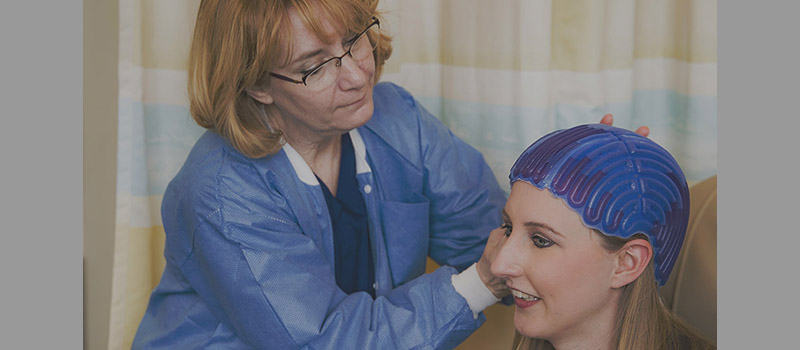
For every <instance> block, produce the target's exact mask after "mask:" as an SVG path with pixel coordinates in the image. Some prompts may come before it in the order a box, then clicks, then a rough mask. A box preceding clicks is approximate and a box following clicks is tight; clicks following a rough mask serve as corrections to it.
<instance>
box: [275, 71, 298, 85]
mask: <svg viewBox="0 0 800 350" xmlns="http://www.w3.org/2000/svg"><path fill="white" fill-rule="evenodd" d="M269 75H271V76H273V77H276V78H278V79H280V80H285V81H288V82H290V83H295V84H303V81H302V80H295V79H292V78H289V77H287V76H283V75H280V74H278V73H269Z"/></svg>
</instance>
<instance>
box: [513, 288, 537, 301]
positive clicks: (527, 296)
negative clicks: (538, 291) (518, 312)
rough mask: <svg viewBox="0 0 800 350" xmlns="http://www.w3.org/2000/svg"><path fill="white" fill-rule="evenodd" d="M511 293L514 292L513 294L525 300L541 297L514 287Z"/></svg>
mask: <svg viewBox="0 0 800 350" xmlns="http://www.w3.org/2000/svg"><path fill="white" fill-rule="evenodd" d="M511 294H512V295H513V296H514V297H515V298H520V299H522V300H525V301H534V300H539V298H537V297H535V296H533V295H530V294H525V293H523V292H520V291H518V290H513V289H512V290H511Z"/></svg>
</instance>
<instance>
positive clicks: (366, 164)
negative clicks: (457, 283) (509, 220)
mask: <svg viewBox="0 0 800 350" xmlns="http://www.w3.org/2000/svg"><path fill="white" fill-rule="evenodd" d="M373 100H374V104H375V109H374V113H373V116H372V118H371V119H370V121H368V122H367V123H366V124H365V125H363V126H362V127H359V128H357V129H355V130H352V131H350V136H351V138H352V140H353V145H354V149H355V153H356V167H357V169H356V171H357V175H356V177H357V180H358V185H359V191H361V194H362V195H363V198H364V201H365V204H366V207H367V213H368V217H369V234H370V242H371V249H372V250H373V254H372V256H373V257H374V264H375V267H374V271H375V291H376V295H377V297H376V298H375V299H374V300H373V298H372V297H370V295H369V294H367V293H365V292H356V293H353V294H349V295H348V294H346V293H345V292H343V291H342V290H341V289H339V288H338V287H337V285H336V281H335V274H334V249H333V234H332V231H331V223H330V215H329V214H328V210H327V205H326V202H325V198H324V197H323V193H322V191H321V189H320V186H319V183H318V182H317V180H316V178H315V177H314V175H313V173H312V172H311V170H310V168H309V167H308V165H306V163H305V162H303V161H302V158H300V156H299V155H298V154H297V152H296V151H295V150H294V149H292V148H291V147H290V146H288V145H287V146H284V147H283V149H282V150H281V151H280V152H278V153H277V154H275V155H272V156H267V157H263V158H258V159H252V158H248V157H246V156H244V155H242V154H241V153H239V152H238V151H236V149H234V148H233V147H232V146H231V145H230V144H229V143H228V142H227V141H226V140H224V139H223V138H221V137H220V136H219V135H218V134H216V133H214V132H211V131H209V132H206V133H205V134H204V135H202V136H201V137H200V139H199V140H198V141H197V143H196V144H195V146H194V147H193V148H192V150H191V152H190V154H189V156H188V158H187V160H186V163H185V164H184V165H183V167H182V168H181V170H180V171H179V172H178V174H177V175H176V176H175V178H174V179H173V180H172V181H171V182H170V184H169V186H168V187H167V190H166V192H165V193H164V199H163V203H162V208H161V209H162V210H161V215H162V220H163V223H164V230H165V232H166V242H165V250H164V257H165V258H166V267H165V268H164V272H163V276H162V278H161V281H160V282H159V284H158V285H157V286H156V288H155V289H154V290H153V292H152V294H151V296H150V301H149V304H148V307H147V310H146V312H145V315H144V317H143V319H142V322H141V324H140V325H139V329H138V331H137V333H136V337H135V339H134V342H133V348H135V349H253V348H254V349H411V348H418V349H439V348H453V347H455V346H456V345H458V344H459V343H461V342H462V341H463V340H464V339H466V338H467V337H468V336H469V335H470V334H471V333H472V332H474V331H475V330H476V329H477V328H478V326H480V324H482V323H483V321H484V320H485V317H484V316H483V315H482V314H481V315H480V317H478V318H477V319H475V318H474V317H473V314H472V311H471V310H470V308H469V306H468V305H467V302H466V300H465V299H464V298H463V297H462V296H461V295H460V294H458V292H456V291H455V289H454V288H453V285H452V283H451V282H450V277H451V275H452V274H455V273H457V271H461V270H463V269H465V268H466V267H468V266H469V265H471V264H472V263H474V262H475V261H477V260H478V259H479V258H480V255H481V253H482V251H483V247H484V245H485V243H486V239H487V237H488V235H489V232H490V231H491V230H492V229H493V228H496V227H497V226H498V225H499V224H500V222H501V209H502V206H503V205H504V203H505V196H506V195H505V193H504V192H503V191H502V190H501V189H500V187H499V186H498V184H497V181H496V179H495V177H494V175H493V173H492V171H491V170H490V169H489V167H488V166H487V164H486V162H485V161H484V159H483V157H482V155H481V154H480V153H479V152H477V151H476V150H475V149H473V148H472V147H470V146H469V145H467V144H466V143H465V142H463V141H461V140H460V139H458V138H457V137H456V136H454V135H453V134H452V133H451V132H450V131H449V130H448V129H447V128H446V127H445V126H444V125H443V124H442V123H441V122H439V120H437V119H436V118H434V117H433V116H432V115H431V114H430V113H428V111H426V110H425V109H424V108H423V107H422V106H421V105H419V103H418V102H417V101H415V100H414V98H413V97H412V96H411V95H409V94H408V92H406V91H405V90H403V89H402V88H400V87H398V86H396V85H393V84H390V83H380V84H377V85H376V86H375V88H374V91H373ZM428 256H430V257H431V258H432V259H433V260H434V261H436V262H437V263H439V264H440V265H442V267H440V268H438V269H437V270H435V271H434V272H432V273H430V274H425V273H424V272H425V264H426V257H428Z"/></svg>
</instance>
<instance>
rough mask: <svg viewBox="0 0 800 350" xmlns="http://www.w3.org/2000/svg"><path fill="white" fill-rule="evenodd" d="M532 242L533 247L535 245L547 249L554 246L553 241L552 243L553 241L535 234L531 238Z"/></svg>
mask: <svg viewBox="0 0 800 350" xmlns="http://www.w3.org/2000/svg"><path fill="white" fill-rule="evenodd" d="M531 241H533V245H535V246H537V247H539V248H547V247H549V246H551V245H553V241H551V240H549V239H547V238H544V237H542V236H540V235H539V234H534V235H533V236H531Z"/></svg>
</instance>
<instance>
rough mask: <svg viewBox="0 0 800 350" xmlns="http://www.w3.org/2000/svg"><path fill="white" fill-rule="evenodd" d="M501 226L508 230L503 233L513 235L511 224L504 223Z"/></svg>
mask: <svg viewBox="0 0 800 350" xmlns="http://www.w3.org/2000/svg"><path fill="white" fill-rule="evenodd" d="M500 228H502V229H504V230H506V231H505V232H503V234H504V235H506V237H508V236H511V224H502V225H500Z"/></svg>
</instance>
